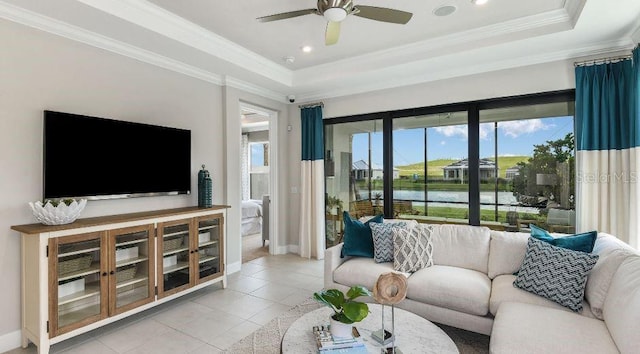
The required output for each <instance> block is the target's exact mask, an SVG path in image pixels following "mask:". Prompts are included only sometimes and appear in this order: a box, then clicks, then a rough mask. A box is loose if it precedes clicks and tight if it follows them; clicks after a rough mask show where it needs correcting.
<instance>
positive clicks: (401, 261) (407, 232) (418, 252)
mask: <svg viewBox="0 0 640 354" xmlns="http://www.w3.org/2000/svg"><path fill="white" fill-rule="evenodd" d="M432 234H433V227H432V226H431V225H425V224H423V225H416V226H415V227H410V228H401V227H398V228H394V229H393V269H395V270H397V271H400V272H411V273H413V272H415V271H418V270H420V269H422V268H426V267H431V266H432V265H433V243H432V242H431V235H432Z"/></svg>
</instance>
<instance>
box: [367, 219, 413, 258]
mask: <svg viewBox="0 0 640 354" xmlns="http://www.w3.org/2000/svg"><path fill="white" fill-rule="evenodd" d="M369 226H371V235H372V236H373V259H374V260H375V261H376V263H384V262H393V228H394V227H405V226H407V223H406V222H391V223H371V224H369Z"/></svg>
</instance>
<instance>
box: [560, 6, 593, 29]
mask: <svg viewBox="0 0 640 354" xmlns="http://www.w3.org/2000/svg"><path fill="white" fill-rule="evenodd" d="M586 3H587V0H565V2H564V6H563V8H564V9H565V11H566V12H567V15H568V16H569V18H570V19H571V24H572V27H575V25H576V23H577V22H578V19H579V18H580V14H581V13H582V9H583V8H584V5H585V4H586Z"/></svg>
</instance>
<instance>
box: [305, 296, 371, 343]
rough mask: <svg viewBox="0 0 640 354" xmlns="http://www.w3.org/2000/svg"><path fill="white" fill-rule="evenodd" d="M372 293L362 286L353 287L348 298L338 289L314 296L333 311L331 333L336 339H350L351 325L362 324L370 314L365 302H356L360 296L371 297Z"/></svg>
mask: <svg viewBox="0 0 640 354" xmlns="http://www.w3.org/2000/svg"><path fill="white" fill-rule="evenodd" d="M371 295H372V293H371V292H370V291H369V290H368V289H367V288H365V287H364V286H361V285H354V286H352V287H351V288H350V289H349V291H347V296H346V297H345V295H344V293H343V292H342V291H340V290H338V289H328V290H323V291H320V292H317V293H314V294H313V297H314V298H315V299H316V300H318V301H319V302H321V303H323V304H325V305H327V306H328V307H330V308H331V309H332V310H333V312H334V313H333V315H331V319H330V327H329V328H330V331H331V335H333V336H334V337H350V336H351V327H352V326H351V325H352V324H353V323H355V322H360V321H362V320H363V319H365V317H367V315H368V314H369V307H368V306H367V304H365V303H364V302H359V301H355V299H356V298H358V297H360V296H371Z"/></svg>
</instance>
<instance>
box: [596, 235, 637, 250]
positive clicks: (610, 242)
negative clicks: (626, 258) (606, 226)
mask: <svg viewBox="0 0 640 354" xmlns="http://www.w3.org/2000/svg"><path fill="white" fill-rule="evenodd" d="M614 249H623V250H626V251H629V252H631V253H637V252H638V251H637V250H635V249H634V248H633V247H631V246H629V245H628V244H626V243H624V242H622V241H621V240H620V239H618V238H617V237H615V236H612V235H609V234H607V233H604V232H600V233H598V238H596V243H595V245H594V246H593V253H595V254H603V253H604V252H605V251H611V250H614Z"/></svg>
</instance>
